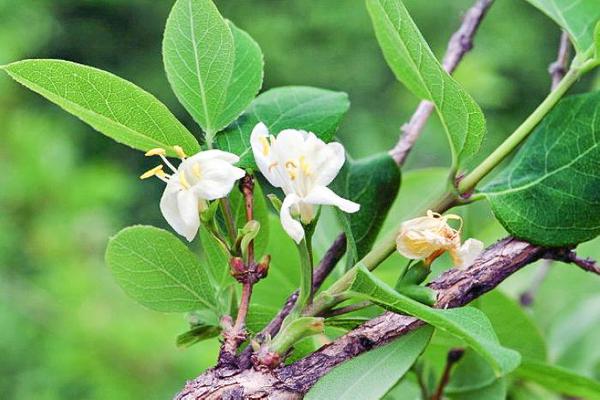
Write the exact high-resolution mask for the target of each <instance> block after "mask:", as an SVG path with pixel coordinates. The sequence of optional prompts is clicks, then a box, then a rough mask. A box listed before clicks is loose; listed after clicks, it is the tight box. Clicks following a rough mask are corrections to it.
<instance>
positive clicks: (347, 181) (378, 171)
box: [334, 153, 400, 265]
mask: <svg viewBox="0 0 600 400" xmlns="http://www.w3.org/2000/svg"><path fill="white" fill-rule="evenodd" d="M334 188H335V191H336V193H337V194H339V195H340V196H342V197H344V198H347V199H349V200H352V201H354V202H356V203H358V204H360V210H359V211H358V212H356V213H354V214H346V213H344V212H341V211H340V212H339V213H338V215H339V217H340V219H341V220H342V226H343V227H344V232H345V233H346V238H347V239H348V249H350V254H351V255H352V256H351V257H348V258H347V260H348V263H349V265H352V264H354V262H355V261H357V260H360V259H361V258H362V257H363V256H364V255H365V254H366V253H367V252H368V251H369V250H370V249H371V247H372V246H373V243H374V242H375V239H376V238H377V235H378V234H379V231H380V230H381V227H382V226H383V222H384V220H385V218H386V216H387V214H388V211H389V210H390V207H391V206H392V203H393V202H394V200H395V199H396V195H397V194H398V190H399V189H400V169H399V168H398V166H397V165H396V163H395V162H394V160H393V159H392V158H391V157H390V155H389V154H387V153H382V154H379V155H376V156H373V157H369V158H367V159H362V160H358V161H353V160H348V161H347V162H346V164H345V165H344V167H343V168H342V171H341V172H340V174H339V175H338V176H337V178H336V180H335V181H334Z"/></svg>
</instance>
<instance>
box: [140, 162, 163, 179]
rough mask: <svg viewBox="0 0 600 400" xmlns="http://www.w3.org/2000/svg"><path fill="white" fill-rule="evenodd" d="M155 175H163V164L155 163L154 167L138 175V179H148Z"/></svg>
mask: <svg viewBox="0 0 600 400" xmlns="http://www.w3.org/2000/svg"><path fill="white" fill-rule="evenodd" d="M155 175H158V176H164V175H165V173H164V171H163V166H162V165H157V166H156V167H154V168H152V169H149V170H148V171H146V172H144V173H143V174H142V175H140V179H148V178H151V177H153V176H155Z"/></svg>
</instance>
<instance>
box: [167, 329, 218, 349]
mask: <svg viewBox="0 0 600 400" xmlns="http://www.w3.org/2000/svg"><path fill="white" fill-rule="evenodd" d="M220 333H221V328H219V327H218V326H212V325H205V324H199V325H196V326H194V327H193V328H191V329H190V330H188V331H187V332H184V333H182V334H180V335H178V336H177V340H176V342H175V343H176V344H177V347H180V348H188V347H191V346H193V345H195V344H196V343H199V342H202V341H203V340H208V339H211V338H214V337H216V336H219V334H220Z"/></svg>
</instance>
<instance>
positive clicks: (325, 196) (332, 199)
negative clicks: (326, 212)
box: [302, 186, 360, 213]
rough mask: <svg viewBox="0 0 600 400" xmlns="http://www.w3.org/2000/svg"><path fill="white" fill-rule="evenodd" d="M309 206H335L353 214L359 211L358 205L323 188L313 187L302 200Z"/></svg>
mask: <svg viewBox="0 0 600 400" xmlns="http://www.w3.org/2000/svg"><path fill="white" fill-rule="evenodd" d="M302 200H303V201H304V202H306V203H310V204H322V205H326V206H336V207H338V208H339V209H340V210H342V211H344V212H347V213H355V212H357V211H358V210H359V209H360V204H357V203H355V202H353V201H350V200H346V199H344V198H342V197H340V196H338V195H337V194H335V193H334V192H333V190H331V189H329V188H327V187H325V186H315V187H314V188H313V189H312V190H311V191H310V193H309V194H308V196H306V197H305V198H303V199H302Z"/></svg>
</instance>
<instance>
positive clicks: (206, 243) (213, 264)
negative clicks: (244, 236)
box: [199, 224, 231, 288]
mask: <svg viewBox="0 0 600 400" xmlns="http://www.w3.org/2000/svg"><path fill="white" fill-rule="evenodd" d="M199 236H200V243H201V244H202V250H203V252H202V255H203V256H204V259H205V261H206V265H207V267H208V268H207V272H208V274H209V275H210V277H211V279H212V282H213V284H214V285H215V286H216V287H218V288H223V287H224V286H225V284H226V282H227V280H228V279H229V278H231V275H230V274H229V254H228V253H227V251H226V250H225V248H224V247H223V246H222V245H221V244H220V243H219V242H218V241H217V239H215V237H214V236H213V235H212V234H211V233H210V232H209V231H208V229H207V228H206V227H205V226H204V225H203V224H201V225H200V229H199ZM230 280H231V279H230Z"/></svg>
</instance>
